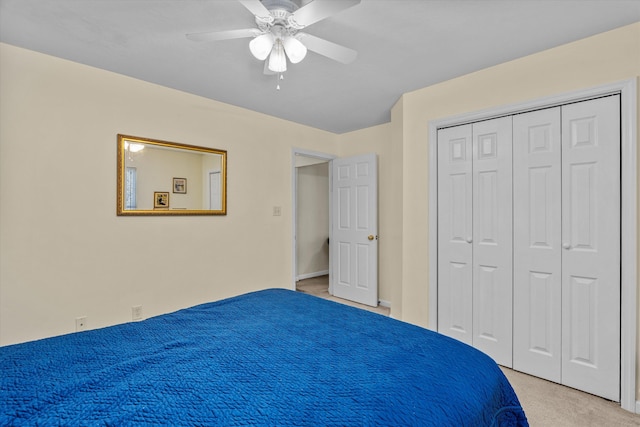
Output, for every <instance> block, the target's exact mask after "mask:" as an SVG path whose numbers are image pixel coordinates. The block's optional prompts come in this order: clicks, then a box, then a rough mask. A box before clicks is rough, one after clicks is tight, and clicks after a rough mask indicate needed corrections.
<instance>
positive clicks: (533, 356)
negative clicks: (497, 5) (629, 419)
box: [513, 96, 620, 401]
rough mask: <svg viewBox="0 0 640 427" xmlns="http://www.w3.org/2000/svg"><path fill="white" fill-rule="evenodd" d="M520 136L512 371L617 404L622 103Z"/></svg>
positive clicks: (585, 107)
mask: <svg viewBox="0 0 640 427" xmlns="http://www.w3.org/2000/svg"><path fill="white" fill-rule="evenodd" d="M513 129H514V151H513V159H514V163H513V182H514V184H513V185H514V187H513V188H514V239H513V241H514V347H513V355H514V356H513V357H514V360H513V366H514V369H517V370H520V371H523V372H526V373H529V374H532V375H536V376H539V377H542V378H546V379H549V380H551V381H556V382H560V383H562V384H564V385H567V386H570V387H574V388H577V389H580V390H583V391H587V392H589V393H593V394H596V395H599V396H602V397H605V398H607V399H610V400H615V401H619V399H620V99H619V96H609V97H605V98H600V99H595V100H589V101H583V102H578V103H575V104H569V105H564V106H562V107H557V108H550V109H546V110H541V111H535V112H531V113H524V114H520V115H517V116H515V117H514V127H513Z"/></svg>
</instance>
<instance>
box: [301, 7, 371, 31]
mask: <svg viewBox="0 0 640 427" xmlns="http://www.w3.org/2000/svg"><path fill="white" fill-rule="evenodd" d="M360 1H361V0H340V1H338V0H314V1H312V2H311V3H308V4H306V5H305V6H302V7H301V8H300V9H298V10H296V11H295V12H293V13H292V14H291V17H290V20H292V21H294V22H295V25H296V26H298V27H300V28H302V27H307V26H309V25H311V24H315V23H316V22H318V21H321V20H323V19H325V18H328V17H330V16H331V15H335V14H336V13H338V12H341V11H343V10H345V9H348V8H350V7H353V6H355V5H357V4H359V3H360Z"/></svg>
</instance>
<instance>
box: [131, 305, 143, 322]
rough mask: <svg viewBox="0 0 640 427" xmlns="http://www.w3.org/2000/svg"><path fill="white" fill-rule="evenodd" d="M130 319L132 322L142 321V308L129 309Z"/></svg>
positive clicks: (135, 306) (136, 306)
mask: <svg viewBox="0 0 640 427" xmlns="http://www.w3.org/2000/svg"><path fill="white" fill-rule="evenodd" d="M131 319H132V320H140V319H142V306H141V305H134V306H133V307H131Z"/></svg>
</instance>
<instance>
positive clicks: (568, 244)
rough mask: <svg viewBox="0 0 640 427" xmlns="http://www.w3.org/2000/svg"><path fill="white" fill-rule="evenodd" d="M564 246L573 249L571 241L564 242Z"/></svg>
mask: <svg viewBox="0 0 640 427" xmlns="http://www.w3.org/2000/svg"><path fill="white" fill-rule="evenodd" d="M562 247H563V248H565V249H571V243H569V242H564V243H563V244H562Z"/></svg>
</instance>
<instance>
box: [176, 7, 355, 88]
mask: <svg viewBox="0 0 640 427" xmlns="http://www.w3.org/2000/svg"><path fill="white" fill-rule="evenodd" d="M238 1H239V2H240V3H241V4H242V5H243V6H244V7H245V8H247V9H248V10H249V11H250V12H251V13H253V14H254V15H255V21H256V25H257V28H245V29H239V30H228V31H213V32H204V33H191V34H187V38H188V39H189V40H193V41H220V40H230V39H239V38H249V37H253V40H251V42H249V49H250V50H251V53H252V54H253V56H254V57H256V58H257V59H259V60H261V61H265V67H264V72H265V74H282V73H284V72H285V71H286V70H287V59H288V60H289V62H291V63H292V64H297V63H298V62H300V61H302V60H303V59H304V57H305V56H306V54H307V50H311V51H313V52H316V53H318V54H320V55H323V56H325V57H327V58H330V59H333V60H335V61H338V62H341V63H343V64H348V63H350V62H352V61H354V60H355V59H356V56H357V55H358V53H357V52H356V51H355V50H353V49H349V48H348V47H345V46H341V45H338V44H335V43H333V42H330V41H328V40H325V39H322V38H319V37H316V36H313V35H311V34H308V33H304V32H301V31H300V30H302V29H304V28H306V27H308V26H309V25H311V24H315V23H316V22H318V21H321V20H323V19H325V18H328V17H330V16H332V15H335V14H336V13H338V12H341V11H343V10H345V9H348V8H350V7H353V6H355V5H357V4H358V3H360V1H361V0H238ZM281 77H282V76H281Z"/></svg>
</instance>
